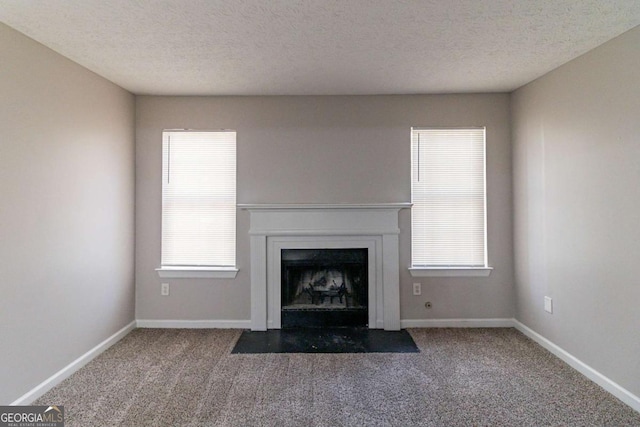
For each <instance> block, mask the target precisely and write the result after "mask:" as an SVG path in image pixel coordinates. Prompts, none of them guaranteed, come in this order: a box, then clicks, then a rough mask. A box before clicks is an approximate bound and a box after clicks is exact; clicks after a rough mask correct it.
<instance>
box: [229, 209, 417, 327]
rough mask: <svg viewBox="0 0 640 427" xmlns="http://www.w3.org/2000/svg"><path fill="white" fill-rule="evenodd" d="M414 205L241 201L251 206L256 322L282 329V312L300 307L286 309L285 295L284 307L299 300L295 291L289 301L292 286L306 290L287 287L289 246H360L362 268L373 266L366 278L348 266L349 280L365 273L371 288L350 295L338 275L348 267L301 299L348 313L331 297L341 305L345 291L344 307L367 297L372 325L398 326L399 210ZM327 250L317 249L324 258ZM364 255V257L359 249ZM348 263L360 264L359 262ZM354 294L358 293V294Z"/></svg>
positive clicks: (253, 321) (253, 319) (253, 312)
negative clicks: (272, 203) (284, 287)
mask: <svg viewBox="0 0 640 427" xmlns="http://www.w3.org/2000/svg"><path fill="white" fill-rule="evenodd" d="M410 206H411V204H410V203H381V204H350V205H347V204H344V205H340V204H338V205H335V204H333V205H332V204H326V205H321V204H298V205H278V204H276V205H269V204H257V205H239V207H240V208H241V209H246V210H248V211H249V212H250V229H249V234H250V236H251V329H252V330H254V331H264V330H267V329H280V328H282V327H283V321H282V320H283V319H282V318H283V315H284V317H287V316H288V315H289V314H288V313H285V312H289V311H294V309H293V308H291V309H289V308H287V309H285V310H283V303H282V302H283V301H284V306H285V307H288V306H291V305H292V304H293V305H294V306H295V296H294V297H293V300H289V301H288V300H287V298H290V297H289V295H290V294H296V293H299V292H298V291H297V290H293V291H292V290H289V291H283V289H282V287H283V280H286V278H285V279H283V278H282V270H283V268H284V269H285V270H286V268H287V267H286V265H285V264H286V263H287V258H292V257H293V256H292V255H290V253H288V252H287V250H290V249H294V250H298V249H302V250H312V251H317V250H320V249H340V250H342V249H345V250H351V249H360V250H361V251H362V252H361V253H363V254H364V253H366V266H365V267H362V268H364V270H365V271H366V272H367V273H366V274H364V275H363V276H364V278H360V279H356V278H355V277H357V276H359V275H357V274H355V273H354V271H352V270H348V271H347V272H346V273H345V275H346V276H348V277H345V280H347V281H349V282H355V281H356V280H359V281H360V283H363V282H365V281H366V289H367V290H366V291H364V290H358V289H356V290H355V291H354V293H353V294H351V295H349V294H347V295H346V298H347V299H346V300H345V299H344V297H345V295H344V294H343V293H342V292H341V291H340V286H341V284H342V282H339V281H338V280H342V274H341V273H339V274H336V273H333V274H332V276H331V277H325V280H326V281H327V283H328V286H327V287H326V288H324V287H321V286H318V292H315V293H314V292H312V290H309V292H310V293H311V294H309V292H308V293H307V295H308V296H307V297H306V300H304V298H305V296H304V294H302V295H298V297H300V299H299V301H298V302H300V303H302V304H307V305H312V306H314V307H309V310H313V309H316V311H321V312H326V313H324V314H318V315H317V316H320V317H321V316H332V317H335V316H341V315H343V314H336V311H337V310H334V311H330V310H328V308H329V307H328V306H327V305H326V304H327V303H328V305H331V304H332V303H333V304H334V305H339V304H340V298H339V297H340V296H342V297H343V300H342V304H343V305H344V306H345V307H344V309H343V310H342V311H341V312H339V313H346V312H347V310H346V305H347V304H349V308H353V307H355V306H356V304H357V306H358V307H360V306H362V305H364V306H366V311H365V312H364V313H365V315H364V316H365V319H367V320H366V322H365V323H363V325H367V326H368V327H369V328H370V329H386V330H399V329H400V287H399V273H400V271H399V267H400V266H399V250H398V235H399V234H400V229H399V226H398V212H399V211H400V209H403V208H408V207H410ZM283 251H284V252H283ZM283 253H284V254H285V255H284V256H285V261H284V263H283V260H282V256H283ZM303 253H304V252H303ZM316 253H320V252H316ZM296 256H297V255H296ZM325 256H326V255H324V254H323V255H318V257H319V258H323V257H325ZM357 257H361V258H362V256H354V258H357ZM348 260H349V261H350V260H351V258H349V259H348ZM289 261H295V260H293V259H289ZM322 262H325V261H322ZM332 262H333V261H332ZM337 264H340V262H337ZM343 264H344V263H343ZM346 264H347V265H349V264H351V263H350V262H347V263H346ZM358 268H360V267H358ZM330 269H333V268H330ZM348 269H354V270H357V269H356V268H355V267H353V266H350V267H348ZM293 270H295V268H293ZM292 274H294V275H296V274H299V275H302V273H301V272H295V271H294V272H293V273H292ZM309 274H310V273H309ZM285 275H286V273H285ZM351 276H353V277H351ZM335 277H339V278H340V279H335V280H336V285H335V286H336V287H337V288H338V289H337V290H336V289H335V288H334V289H331V286H332V285H333V280H334V278H335ZM304 280H306V279H304ZM315 280H319V282H318V285H322V282H323V281H322V279H321V277H317V278H315V279H311V283H312V284H313V283H314V281H315ZM346 286H347V284H346V283H345V287H346ZM307 287H308V283H307ZM312 287H313V288H315V286H312ZM341 293H342V295H340V294H341ZM363 294H364V296H363ZM332 296H333V301H332V298H331V297H332ZM355 296H359V299H356V298H355ZM298 308H302V307H300V306H298ZM336 308H337V307H336ZM327 313H333V314H327ZM344 316H347V315H346V314H344ZM359 321H360V322H362V321H361V320H359ZM285 323H286V322H285Z"/></svg>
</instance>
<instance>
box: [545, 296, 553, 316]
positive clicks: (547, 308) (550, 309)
mask: <svg viewBox="0 0 640 427" xmlns="http://www.w3.org/2000/svg"><path fill="white" fill-rule="evenodd" d="M544 311H546V312H547V313H553V300H552V299H551V297H544Z"/></svg>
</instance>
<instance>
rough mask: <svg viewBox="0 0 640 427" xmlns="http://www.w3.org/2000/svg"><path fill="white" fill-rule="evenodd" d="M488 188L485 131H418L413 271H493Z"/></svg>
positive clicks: (413, 149) (413, 148) (414, 131)
mask: <svg viewBox="0 0 640 427" xmlns="http://www.w3.org/2000/svg"><path fill="white" fill-rule="evenodd" d="M485 187H486V181H485V128H466V129H457V128H454V129H424V128H412V130H411V193H412V201H413V207H412V208H411V225H412V227H411V233H412V238H411V254H412V265H413V267H418V268H419V267H426V268H428V267H434V268H446V267H451V268H456V267H459V268H460V267H463V268H464V267H487V249H486V199H485Z"/></svg>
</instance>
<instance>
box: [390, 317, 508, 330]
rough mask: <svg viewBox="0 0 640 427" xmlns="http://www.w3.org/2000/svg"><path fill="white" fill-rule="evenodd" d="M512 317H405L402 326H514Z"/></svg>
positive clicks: (404, 327) (401, 322) (403, 327)
mask: <svg viewBox="0 0 640 427" xmlns="http://www.w3.org/2000/svg"><path fill="white" fill-rule="evenodd" d="M513 322H514V320H513V319H511V318H504V319H502V318H498V319H404V320H400V327H401V328H402V329H406V328H513V326H514V324H513Z"/></svg>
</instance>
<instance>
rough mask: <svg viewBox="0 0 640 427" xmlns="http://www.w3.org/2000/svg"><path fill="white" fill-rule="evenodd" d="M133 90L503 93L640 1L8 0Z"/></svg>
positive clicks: (589, 42) (605, 35) (630, 19)
mask: <svg viewBox="0 0 640 427" xmlns="http://www.w3.org/2000/svg"><path fill="white" fill-rule="evenodd" d="M0 21H1V22H4V23H6V24H7V25H9V26H10V27H13V28H15V29H16V30H18V31H20V32H22V33H24V34H26V35H28V36H30V37H31V38H33V39H35V40H37V41H39V42H41V43H43V44H44V45H46V46H48V47H50V48H51V49H53V50H55V51H57V52H59V53H61V54H62V55H64V56H66V57H68V58H70V59H72V60H73V61H75V62H78V63H79V64H81V65H83V66H85V67H87V68H88V69H90V70H92V71H94V72H96V73H98V74H100V75H101V76H104V77H106V78H107V79H109V80H111V81H113V82H115V83H117V84H118V85H120V86H122V87H124V88H125V89H128V90H129V91H131V92H133V93H136V94H158V95H160V94H163V95H310V94H319V95H329V94H407V93H454V92H503V91H511V90H513V89H516V88H518V87H520V86H522V85H523V84H526V83H528V82H530V81H531V80H533V79H535V78H537V77H539V76H541V75H543V74H545V73H546V72H548V71H550V70H552V69H554V68H555V67H557V66H559V65H561V64H563V63H565V62H567V61H569V60H571V59H573V58H575V57H577V56H579V55H581V54H582V53H585V52H587V51H588V50H590V49H593V48H594V47H596V46H598V45H600V44H602V43H604V42H606V41H607V40H610V39H611V38H613V37H615V36H617V35H619V34H621V33H623V32H625V31H627V30H629V29H631V28H633V27H635V26H637V25H639V24H640V0H545V1H542V0H172V1H171V0H2V1H0Z"/></svg>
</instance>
